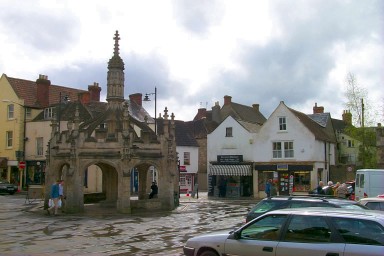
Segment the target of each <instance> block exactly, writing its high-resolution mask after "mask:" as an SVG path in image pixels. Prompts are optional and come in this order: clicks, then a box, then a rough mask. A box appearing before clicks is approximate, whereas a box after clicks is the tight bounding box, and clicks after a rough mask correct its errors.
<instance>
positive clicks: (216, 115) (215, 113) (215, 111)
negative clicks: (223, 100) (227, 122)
mask: <svg viewBox="0 0 384 256" xmlns="http://www.w3.org/2000/svg"><path fill="white" fill-rule="evenodd" d="M212 121H214V122H216V123H218V124H219V123H220V122H221V117H220V105H219V102H218V101H217V102H215V106H213V107H212Z"/></svg>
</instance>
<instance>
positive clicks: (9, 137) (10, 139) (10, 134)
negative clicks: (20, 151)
mask: <svg viewBox="0 0 384 256" xmlns="http://www.w3.org/2000/svg"><path fill="white" fill-rule="evenodd" d="M6 140H7V142H6V143H7V148H11V147H12V146H13V131H7V132H6Z"/></svg>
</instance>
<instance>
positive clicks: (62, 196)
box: [59, 180, 65, 211]
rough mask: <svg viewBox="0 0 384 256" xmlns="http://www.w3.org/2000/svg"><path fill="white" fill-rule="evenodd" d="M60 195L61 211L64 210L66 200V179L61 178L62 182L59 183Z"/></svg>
mask: <svg viewBox="0 0 384 256" xmlns="http://www.w3.org/2000/svg"><path fill="white" fill-rule="evenodd" d="M59 197H60V201H61V205H60V208H61V211H63V207H64V200H65V196H64V180H60V183H59Z"/></svg>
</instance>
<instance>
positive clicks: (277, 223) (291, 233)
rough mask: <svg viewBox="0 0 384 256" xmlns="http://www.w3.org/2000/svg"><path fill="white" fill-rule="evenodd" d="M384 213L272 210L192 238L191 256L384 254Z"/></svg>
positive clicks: (187, 251)
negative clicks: (229, 228)
mask: <svg viewBox="0 0 384 256" xmlns="http://www.w3.org/2000/svg"><path fill="white" fill-rule="evenodd" d="M383 232H384V213H383V212H380V211H367V210H362V211H353V210H350V209H341V208H316V207H315V208H313V207H311V208H301V209H299V208H297V209H281V210H276V211H271V212H268V213H266V214H264V215H262V216H260V217H258V218H256V219H254V220H252V221H251V222H249V223H247V224H245V225H243V226H242V227H240V228H238V229H235V230H234V231H231V232H221V233H212V234H206V235H201V236H197V237H193V238H190V239H188V240H187V242H186V244H185V246H184V247H183V251H184V254H185V255H186V256H219V255H242V256H250V255H274V256H289V255H294V256H296V255H313V256H315V255H364V256H377V255H383V248H384V247H383V246H384V236H383Z"/></svg>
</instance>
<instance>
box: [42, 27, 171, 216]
mask: <svg viewBox="0 0 384 256" xmlns="http://www.w3.org/2000/svg"><path fill="white" fill-rule="evenodd" d="M114 40H115V45H114V54H113V56H112V58H111V59H110V60H109V62H108V75H107V98H106V100H107V104H106V107H105V110H104V111H101V112H99V113H98V114H95V113H94V114H93V115H91V117H90V118H89V119H87V120H81V118H80V114H79V113H80V109H81V108H82V106H81V102H78V103H77V106H75V110H74V115H73V118H72V119H71V120H69V121H68V123H67V130H61V131H60V130H59V129H58V124H57V122H56V121H55V120H53V122H52V134H51V140H50V142H49V146H48V151H47V156H46V159H47V163H46V164H47V167H46V188H45V190H46V196H45V201H46V203H47V202H48V199H49V191H50V187H51V184H53V183H54V182H55V180H57V179H63V180H64V181H65V182H64V184H65V185H64V191H65V194H66V204H65V212H68V213H75V212H82V211H83V210H84V192H83V184H84V179H85V173H86V170H87V168H88V167H89V166H91V165H96V166H98V167H99V168H100V169H101V171H102V190H103V193H105V195H106V200H105V201H103V202H102V203H101V204H100V205H101V206H106V207H115V208H116V210H117V211H118V212H121V213H131V212H132V211H134V210H138V209H151V210H156V209H162V210H171V209H174V208H175V206H176V205H177V200H176V198H178V181H177V178H178V175H177V174H178V173H177V171H178V170H177V154H176V143H175V124H174V115H173V113H172V114H171V116H170V117H169V115H168V110H167V108H166V109H165V110H164V115H163V119H164V121H163V130H162V133H160V134H156V133H155V132H154V131H153V130H152V129H151V128H150V126H149V124H148V123H147V122H146V121H144V122H142V121H140V120H137V119H136V118H134V117H132V115H131V114H130V113H129V106H128V102H127V101H126V100H125V99H124V62H123V60H122V59H121V57H120V55H119V40H120V38H119V34H118V32H117V31H116V34H115V37H114ZM134 169H135V170H137V172H138V174H139V175H138V176H139V188H138V197H137V198H134V199H132V198H131V184H132V183H131V173H132V171H133V170H134ZM155 174H156V177H150V176H152V175H155ZM152 180H156V181H157V183H158V187H159V193H158V197H157V198H154V199H148V191H149V187H150V185H151V181H152Z"/></svg>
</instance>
